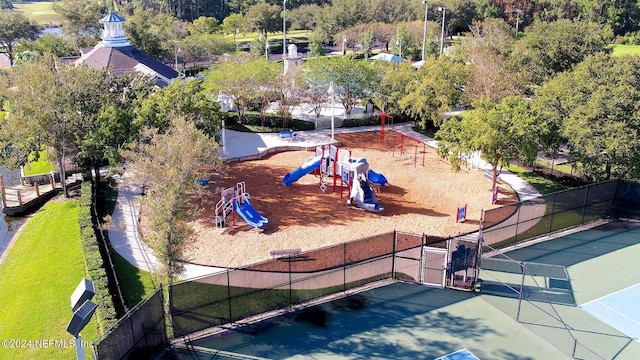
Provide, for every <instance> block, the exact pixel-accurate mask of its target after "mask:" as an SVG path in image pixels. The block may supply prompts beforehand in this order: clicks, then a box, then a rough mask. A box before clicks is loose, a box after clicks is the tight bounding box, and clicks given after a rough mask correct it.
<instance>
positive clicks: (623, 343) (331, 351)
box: [180, 223, 640, 359]
mask: <svg viewBox="0 0 640 360" xmlns="http://www.w3.org/2000/svg"><path fill="white" fill-rule="evenodd" d="M638 225H640V224H635V223H611V224H606V225H604V226H601V227H598V228H594V229H590V230H587V231H583V232H576V233H572V234H568V235H566V236H564V237H562V238H556V239H551V240H547V241H544V242H540V243H538V244H535V245H532V246H529V247H526V248H522V249H518V250H513V251H511V252H508V253H506V254H505V255H503V256H501V257H502V259H499V260H486V267H487V268H490V269H487V270H482V271H481V272H480V278H481V279H482V280H483V282H482V287H481V291H480V293H471V292H461V291H455V290H445V289H439V288H431V287H426V286H423V285H417V284H405V283H392V284H387V285H384V286H381V287H377V288H373V289H369V290H366V291H363V292H360V293H358V294H355V295H352V296H351V297H349V298H346V299H342V300H334V301H331V302H326V303H323V304H320V305H316V306H313V307H310V308H307V309H304V310H299V311H297V312H293V313H288V314H286V315H283V316H279V317H275V318H271V319H269V320H265V321H262V322H258V323H253V324H251V325H247V326H244V327H239V328H236V329H234V330H230V331H226V332H222V333H218V334H214V335H210V336H206V337H202V338H197V339H193V341H192V342H191V344H190V346H188V347H187V348H188V349H189V350H186V349H185V350H182V351H183V353H182V354H181V355H180V356H181V358H183V359H191V358H194V355H197V356H198V358H200V359H209V358H214V357H215V356H218V357H216V358H238V357H237V356H238V355H233V356H231V354H242V355H241V356H242V357H243V358H254V359H255V358H261V359H265V358H266V359H435V358H439V357H444V356H450V357H447V359H449V358H456V357H455V356H458V355H459V356H466V357H464V358H469V356H475V357H477V358H478V359H570V358H572V357H574V358H578V359H640V342H638V340H637V339H633V338H631V337H630V336H628V335H625V334H624V333H623V332H621V331H619V330H617V329H616V326H615V325H616V324H615V323H614V324H607V323H605V322H603V321H601V320H599V319H598V318H597V317H595V316H593V315H591V314H590V313H589V312H587V311H585V310H584V309H582V308H580V307H579V305H582V304H585V303H588V302H591V301H593V300H596V299H600V298H602V297H603V296H607V295H609V294H612V293H615V292H618V291H620V290H623V289H626V288H629V287H631V286H633V285H635V284H638V283H640V263H639V262H638V259H640V227H639V226H638ZM508 259H511V260H508ZM484 260H485V259H483V265H482V266H485V264H484ZM492 262H493V263H492ZM521 262H524V263H526V264H527V272H526V275H525V276H524V277H523V276H522V275H521V273H520V271H519V269H521V268H520V265H519V264H520V263H521ZM521 286H522V288H523V291H522V295H521V296H522V299H523V300H522V301H519V297H520V293H519V291H520V288H521ZM607 304H609V305H610V306H615V304H614V303H613V302H608V303H607ZM612 304H613V305H612ZM464 349H466V351H462V350H464ZM218 350H222V351H223V352H224V353H225V354H228V355H229V356H228V357H227V356H221V355H222V354H221V353H220V352H218V353H217V354H216V352H217V351H218ZM456 354H458V355H456ZM470 354H471V355H470Z"/></svg>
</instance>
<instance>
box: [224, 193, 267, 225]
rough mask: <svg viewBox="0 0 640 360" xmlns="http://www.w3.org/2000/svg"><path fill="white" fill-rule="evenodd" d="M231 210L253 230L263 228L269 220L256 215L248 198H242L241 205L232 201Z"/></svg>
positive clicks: (236, 201)
mask: <svg viewBox="0 0 640 360" xmlns="http://www.w3.org/2000/svg"><path fill="white" fill-rule="evenodd" d="M233 210H234V211H235V212H236V213H238V214H240V216H242V218H243V219H244V221H246V222H247V224H249V225H251V226H253V227H254V228H263V227H264V226H265V225H267V224H268V223H269V219H267V218H266V217H264V216H262V215H260V214H258V212H257V211H256V209H254V208H253V206H251V203H250V202H249V199H248V198H246V197H245V198H244V201H243V204H241V203H239V202H238V200H234V201H233Z"/></svg>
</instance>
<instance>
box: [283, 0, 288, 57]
mask: <svg viewBox="0 0 640 360" xmlns="http://www.w3.org/2000/svg"><path fill="white" fill-rule="evenodd" d="M282 7H283V9H284V11H283V13H282V58H283V59H285V58H286V57H287V0H283V1H282Z"/></svg>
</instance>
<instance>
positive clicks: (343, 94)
mask: <svg viewBox="0 0 640 360" xmlns="http://www.w3.org/2000/svg"><path fill="white" fill-rule="evenodd" d="M307 66H309V69H310V71H312V72H314V71H315V72H319V73H322V74H326V76H327V80H328V81H332V82H333V89H334V91H335V97H336V98H337V99H339V101H340V103H342V106H344V109H345V114H346V115H347V117H348V116H349V115H350V114H351V110H353V107H354V106H355V105H356V104H357V103H358V102H359V101H360V100H362V99H364V98H366V97H367V96H371V95H372V94H374V93H375V92H376V91H377V90H378V86H379V85H380V82H381V76H380V74H379V73H378V72H377V71H376V69H375V68H374V67H373V66H371V64H369V63H368V62H366V61H355V60H354V59H353V58H352V57H351V56H340V57H336V58H322V59H314V60H308V61H307Z"/></svg>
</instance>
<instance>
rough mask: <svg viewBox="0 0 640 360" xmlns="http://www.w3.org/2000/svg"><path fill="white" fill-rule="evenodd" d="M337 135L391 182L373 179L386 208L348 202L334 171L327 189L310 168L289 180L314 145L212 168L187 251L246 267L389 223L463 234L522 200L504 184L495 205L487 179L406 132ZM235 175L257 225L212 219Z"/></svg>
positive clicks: (195, 257) (196, 259) (232, 217)
mask: <svg viewBox="0 0 640 360" xmlns="http://www.w3.org/2000/svg"><path fill="white" fill-rule="evenodd" d="M335 139H336V140H337V141H339V142H340V147H339V149H347V150H348V151H350V153H351V157H352V158H354V159H360V158H366V161H367V163H368V165H369V169H370V170H373V171H375V173H378V174H382V175H384V177H386V179H387V180H388V183H387V184H386V185H384V186H375V184H374V185H373V186H372V192H373V195H374V196H375V199H376V200H377V202H378V204H379V205H380V206H379V207H380V208H383V210H382V211H379V212H373V211H367V210H365V209H363V208H360V207H358V206H356V205H355V204H354V205H349V204H347V200H349V194H350V189H349V186H348V185H345V186H342V187H341V179H340V177H338V178H336V182H335V189H334V178H333V177H332V176H328V177H324V184H325V186H326V188H325V191H324V192H323V191H322V190H321V186H320V185H321V179H322V177H320V176H317V175H314V174H312V173H310V174H306V175H303V176H301V177H300V178H299V179H297V180H296V181H295V182H292V183H290V184H289V185H290V186H285V184H283V177H285V175H287V174H289V173H291V172H293V171H295V170H296V169H297V168H299V167H301V166H303V164H305V162H307V161H308V160H309V159H310V158H312V157H314V156H315V155H316V153H315V152H314V151H288V152H281V153H274V154H271V155H268V156H266V157H264V158H262V159H260V160H253V161H245V162H237V163H230V164H228V168H227V171H226V172H225V174H222V175H218V174H212V175H211V177H210V179H209V180H210V181H209V182H208V183H207V184H206V185H204V186H205V189H206V190H207V191H206V194H207V195H206V198H205V199H201V198H198V197H197V196H194V197H193V198H192V201H193V203H194V206H199V207H201V208H203V209H204V211H203V213H202V215H201V217H200V219H199V220H198V221H197V222H195V223H194V227H195V230H196V237H197V239H198V240H197V241H196V243H195V244H193V246H192V247H191V248H190V249H189V251H188V256H189V258H190V261H191V262H193V263H196V264H202V265H213V266H222V267H240V266H243V265H247V264H252V263H256V262H260V261H264V260H267V259H270V258H271V257H272V253H273V252H274V251H275V253H276V254H278V253H280V254H283V253H284V254H286V250H288V249H290V250H296V249H299V250H301V251H306V250H311V249H317V248H321V247H325V246H329V245H334V244H338V243H343V242H347V241H350V240H354V239H360V238H365V237H368V236H373V235H376V234H379V233H383V232H389V231H393V230H397V231H403V232H412V233H418V234H420V233H424V234H427V235H434V236H449V235H457V234H459V233H465V232H470V231H474V230H477V229H478V225H479V221H480V216H481V211H482V209H490V208H495V207H499V206H503V205H505V204H510V203H515V202H517V201H518V198H517V195H516V194H515V192H514V191H513V190H512V189H511V188H510V187H509V186H508V185H506V184H503V183H500V184H499V190H498V199H497V202H496V203H495V204H492V191H491V190H492V189H491V180H490V178H488V177H487V176H485V173H484V172H483V171H478V170H476V169H470V168H463V169H462V170H461V171H460V172H457V173H456V172H454V171H453V170H451V167H450V164H449V163H448V162H446V161H445V160H443V159H441V158H440V157H439V156H438V155H437V153H436V151H435V149H433V148H431V147H429V146H424V145H423V143H422V142H418V141H416V140H414V139H412V138H410V137H407V136H404V137H402V136H401V134H400V133H396V132H393V131H387V132H386V134H385V136H384V141H381V140H382V137H381V134H380V132H359V133H345V134H336V135H335ZM238 183H244V184H243V186H242V189H243V190H242V191H243V192H245V193H246V194H249V196H248V197H247V199H249V200H250V204H246V203H244V202H243V201H241V202H242V204H241V205H242V206H244V207H247V206H248V207H249V209H250V210H251V211H245V212H244V215H245V216H247V214H248V215H249V216H255V217H256V218H257V219H258V220H256V222H253V221H252V220H249V221H251V223H252V225H253V226H252V225H250V223H248V222H247V221H245V219H243V216H241V214H240V213H236V212H231V213H230V214H229V215H227V216H226V219H225V220H226V224H225V226H224V227H219V226H216V206H215V205H216V203H217V202H218V201H219V200H220V199H221V193H220V191H221V190H222V189H230V188H236V187H237V184H238ZM242 200H244V197H242ZM465 205H466V219H465V220H464V221H457V220H458V219H457V215H458V214H459V211H458V209H459V208H460V207H463V206H465ZM238 210H240V211H242V209H238ZM219 215H220V214H219ZM508 215H510V214H505V216H508ZM263 218H264V219H263ZM267 219H268V221H267ZM218 220H220V219H218ZM218 224H219V221H218ZM256 225H257V226H256ZM282 250H284V252H278V251H282Z"/></svg>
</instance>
